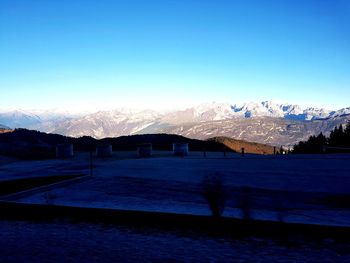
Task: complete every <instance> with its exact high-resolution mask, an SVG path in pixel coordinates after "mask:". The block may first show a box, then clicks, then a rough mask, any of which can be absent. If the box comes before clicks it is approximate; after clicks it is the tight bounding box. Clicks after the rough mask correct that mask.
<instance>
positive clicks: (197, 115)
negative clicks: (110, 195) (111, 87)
mask: <svg viewBox="0 0 350 263" xmlns="http://www.w3.org/2000/svg"><path fill="white" fill-rule="evenodd" d="M349 120H350V107H349V108H343V109H340V110H327V109H318V108H313V107H308V108H302V107H300V106H298V105H293V104H278V103H274V102H271V101H263V102H259V103H258V102H250V103H244V104H243V105H236V104H229V103H217V102H212V103H204V104H201V105H199V106H196V107H191V108H187V109H184V110H176V111H171V112H165V113H164V112H157V111H152V110H138V111H136V110H130V109H116V110H111V111H99V112H95V113H90V114H76V115H72V114H70V113H67V112H60V111H38V110H36V111H21V110H14V111H7V112H0V124H1V125H4V126H8V127H10V128H28V129H35V130H39V131H44V132H48V133H57V134H62V135H67V136H73V137H80V136H84V135H87V136H92V137H94V138H104V137H117V136H122V135H133V134H145V133H169V134H178V135H183V136H186V137H189V138H194V139H207V138H211V137H216V136H227V137H230V138H234V139H240V140H247V141H252V142H259V143H265V144H270V145H276V146H280V145H283V146H291V145H294V144H295V143H297V142H299V141H300V140H306V139H307V138H308V137H309V136H310V135H314V134H318V133H320V132H323V133H325V134H328V133H329V132H330V131H331V130H332V129H333V128H334V127H335V126H337V125H340V124H345V123H346V122H347V121H349Z"/></svg>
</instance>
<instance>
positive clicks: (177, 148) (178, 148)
mask: <svg viewBox="0 0 350 263" xmlns="http://www.w3.org/2000/svg"><path fill="white" fill-rule="evenodd" d="M173 153H174V155H176V156H187V155H188V143H187V142H176V143H173Z"/></svg>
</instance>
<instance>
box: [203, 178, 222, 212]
mask: <svg viewBox="0 0 350 263" xmlns="http://www.w3.org/2000/svg"><path fill="white" fill-rule="evenodd" d="M202 191H203V192H202V193H203V196H204V198H205V199H206V201H207V202H208V205H209V208H210V210H211V213H212V216H213V217H215V218H219V217H221V215H222V213H223V211H224V208H225V203H226V193H225V189H224V178H223V175H221V174H219V173H215V174H211V175H207V176H204V177H203V179H202Z"/></svg>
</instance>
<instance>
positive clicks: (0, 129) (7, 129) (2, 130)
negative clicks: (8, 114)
mask: <svg viewBox="0 0 350 263" xmlns="http://www.w3.org/2000/svg"><path fill="white" fill-rule="evenodd" d="M6 132H12V129H10V127H7V126H5V125H2V124H0V133H6Z"/></svg>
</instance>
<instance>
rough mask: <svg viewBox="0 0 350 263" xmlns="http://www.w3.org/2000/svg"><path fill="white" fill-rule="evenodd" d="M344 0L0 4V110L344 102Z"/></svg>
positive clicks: (349, 21) (348, 59)
mask: <svg viewBox="0 0 350 263" xmlns="http://www.w3.org/2000/svg"><path fill="white" fill-rule="evenodd" d="M349 98H350V1H348V0H307V1H305V0H290V1H289V0H265V1H261V0H241V1H240V0H229V1H224V0H215V1H213V0H212V1H207V0H159V1H157V0H147V1H145V0H128V1H118V0H113V1H112V0H110V1H109V0H95V1H92V0H50V1H47V0H30V1H29V0H23V1H21V0H0V108H2V109H10V108H11V109H13V108H21V109H50V108H56V109H57V108H58V109H64V110H68V111H72V112H73V111H95V110H106V109H113V108H120V107H126V108H152V109H158V110H159V109H170V108H179V107H180V108H181V107H187V106H191V105H194V104H199V103H202V102H211V101H216V102H229V103H232V104H235V103H237V104H240V103H243V102H249V101H265V100H272V101H275V102H280V103H285V102H288V103H295V104H300V105H301V106H315V107H325V108H328V109H340V108H344V107H350V100H349Z"/></svg>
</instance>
